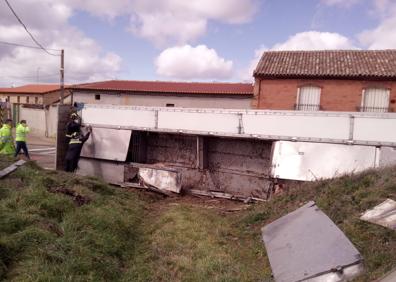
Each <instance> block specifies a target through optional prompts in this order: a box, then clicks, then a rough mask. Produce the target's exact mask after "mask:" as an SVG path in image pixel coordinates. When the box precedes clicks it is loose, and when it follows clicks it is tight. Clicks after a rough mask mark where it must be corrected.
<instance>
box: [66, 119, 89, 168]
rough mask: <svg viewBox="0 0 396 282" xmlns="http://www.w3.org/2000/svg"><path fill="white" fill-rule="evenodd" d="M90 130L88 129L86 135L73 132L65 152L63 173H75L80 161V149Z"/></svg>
mask: <svg viewBox="0 0 396 282" xmlns="http://www.w3.org/2000/svg"><path fill="white" fill-rule="evenodd" d="M91 132H92V128H91V127H90V126H89V127H88V133H86V134H83V133H82V132H74V133H73V134H72V137H71V139H70V142H69V146H68V148H67V152H66V164H65V171H67V172H75V171H76V170H77V168H78V161H79V159H80V154H81V149H82V147H83V145H84V143H85V142H86V141H87V140H88V138H89V135H90V134H91Z"/></svg>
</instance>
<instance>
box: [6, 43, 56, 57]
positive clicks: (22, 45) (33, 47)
mask: <svg viewBox="0 0 396 282" xmlns="http://www.w3.org/2000/svg"><path fill="white" fill-rule="evenodd" d="M0 44H4V45H10V46H16V47H25V48H31V49H40V50H42V49H41V48H40V47H36V46H31V45H24V44H20V43H13V42H7V41H0ZM47 50H51V51H59V52H60V51H61V50H59V49H50V48H47ZM54 56H59V55H54Z"/></svg>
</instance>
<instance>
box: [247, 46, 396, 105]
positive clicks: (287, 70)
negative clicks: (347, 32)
mask: <svg viewBox="0 0 396 282" xmlns="http://www.w3.org/2000/svg"><path fill="white" fill-rule="evenodd" d="M254 78H255V86H254V97H253V100H252V108H257V109H270V110H303V111H318V110H323V111H350V112H354V111H366V112H388V111H396V50H382V51H362V50H339V51H270V52H264V54H263V56H262V57H261V60H260V62H259V63H258V65H257V68H256V70H255V71H254Z"/></svg>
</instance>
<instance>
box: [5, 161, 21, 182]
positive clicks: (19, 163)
mask: <svg viewBox="0 0 396 282" xmlns="http://www.w3.org/2000/svg"><path fill="white" fill-rule="evenodd" d="M25 163H26V161H24V160H19V161H17V162H16V163H13V164H12V165H10V166H8V167H6V168H5V169H3V170H1V171H0V178H3V177H5V176H7V175H8V174H10V173H11V172H13V171H15V170H16V169H17V168H18V167H20V166H21V165H24V164H25Z"/></svg>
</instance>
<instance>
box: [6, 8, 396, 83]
mask: <svg viewBox="0 0 396 282" xmlns="http://www.w3.org/2000/svg"><path fill="white" fill-rule="evenodd" d="M9 2H10V4H11V5H12V6H13V7H14V10H15V11H16V12H17V14H18V15H19V16H20V18H21V19H22V21H23V22H24V23H25V24H26V25H27V27H28V28H29V29H30V31H31V32H32V33H33V35H34V36H35V37H36V39H37V40H38V41H40V42H41V43H42V45H44V46H46V47H47V48H52V49H62V48H63V49H65V65H66V70H65V78H66V83H69V84H70V83H78V82H86V81H97V80H106V79H131V80H179V81H180V80H186V81H250V80H251V74H252V71H253V68H254V66H255V65H256V63H257V60H258V59H259V57H260V56H261V54H262V52H263V51H264V50H270V49H271V50H313V49H314V50H320V49H389V48H396V36H394V34H396V0H189V1H185V0H112V1H107V0H106V1H105V0H85V1H83V0H9ZM0 41H5V42H13V43H20V44H25V45H34V43H33V42H32V41H31V39H30V37H29V36H28V35H27V33H26V32H25V31H24V29H23V28H22V27H21V25H20V24H19V23H18V21H17V20H16V19H15V17H14V16H13V14H12V13H11V11H10V10H9V9H8V7H7V6H6V3H5V1H0ZM52 52H53V53H56V52H55V51H52ZM59 61H60V59H59V57H55V56H50V55H48V54H46V53H44V52H42V51H40V50H36V49H27V48H22V47H15V46H9V45H5V44H0V66H1V67H0V86H12V85H21V84H25V83H36V82H37V81H39V82H40V83H45V82H57V81H58V80H59Z"/></svg>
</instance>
